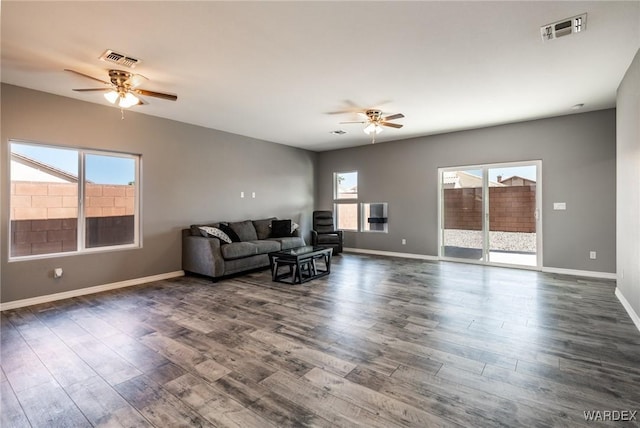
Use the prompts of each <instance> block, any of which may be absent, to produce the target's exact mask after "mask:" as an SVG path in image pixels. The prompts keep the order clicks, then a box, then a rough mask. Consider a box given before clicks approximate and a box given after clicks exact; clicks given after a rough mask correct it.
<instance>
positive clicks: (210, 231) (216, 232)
mask: <svg viewBox="0 0 640 428" xmlns="http://www.w3.org/2000/svg"><path fill="white" fill-rule="evenodd" d="M198 229H200V233H201V234H202V236H204V237H206V238H209V237H211V238H218V239H219V240H221V241H222V242H225V243H227V244H231V238H229V235H227V234H226V233H224V232H223V231H221V230H220V229H218V228H217V227H210V226H200V227H199V228H198Z"/></svg>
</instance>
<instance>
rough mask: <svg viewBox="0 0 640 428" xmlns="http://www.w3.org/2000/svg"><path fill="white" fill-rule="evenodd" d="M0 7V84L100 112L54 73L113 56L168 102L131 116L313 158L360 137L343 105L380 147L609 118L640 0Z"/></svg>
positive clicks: (100, 67) (65, 76)
mask: <svg viewBox="0 0 640 428" xmlns="http://www.w3.org/2000/svg"><path fill="white" fill-rule="evenodd" d="M0 7H1V19H2V28H1V31H2V74H1V77H2V81H3V82H5V83H10V84H13V85H18V86H24V87H27V88H32V89H37V90H40V91H45V92H50V93H53V94H58V95H62V96H65V97H71V98H76V99H79V100H83V101H88V102H94V103H99V104H104V105H109V104H108V103H107V102H106V101H105V100H104V98H103V97H102V95H101V94H100V93H97V92H96V93H77V92H73V91H71V89H72V88H91V87H100V84H99V83H97V82H93V81H91V80H89V79H84V78H82V77H78V76H75V75H73V74H71V73H66V72H64V71H63V69H65V68H71V69H74V70H77V71H80V72H83V73H86V74H89V75H92V76H95V77H98V78H100V79H103V80H108V78H107V72H106V70H108V69H109V68H116V67H113V66H110V64H108V63H104V62H101V61H99V60H98V57H99V56H100V55H101V54H102V52H103V51H104V50H105V49H113V50H116V51H118V52H122V53H125V54H128V55H131V56H134V57H136V58H139V59H141V60H142V62H141V64H140V65H139V66H138V67H136V69H135V70H134V71H135V72H136V73H140V74H142V75H144V76H146V77H147V78H149V81H148V82H147V83H145V84H144V85H142V86H141V87H142V88H144V89H150V90H156V91H162V92H170V93H175V94H178V101H176V102H171V101H165V100H162V99H156V98H147V99H146V100H147V101H148V102H149V104H148V105H145V106H137V107H135V109H136V110H137V111H139V112H143V113H145V114H149V115H153V116H160V117H165V118H170V119H174V120H178V121H182V122H187V123H192V124H196V125H201V126H205V127H208V128H214V129H219V130H223V131H228V132H232V133H236V134H241V135H246V136H250V137H254V138H259V139H263V140H267V141H273V142H277V143H282V144H287V145H290V146H296V147H301V148H305V149H310V150H315V151H323V150H330V149H335V148H340V147H349V146H355V145H363V144H368V143H369V142H370V139H369V137H368V136H367V135H365V134H364V133H363V132H362V126H361V125H358V124H355V125H354V124H342V125H341V124H339V122H341V121H348V120H354V119H356V118H357V116H355V115H354V114H353V113H344V114H335V112H338V111H348V110H352V109H353V106H354V105H357V106H361V107H362V108H380V109H382V110H383V111H384V112H385V113H397V112H402V113H404V114H405V116H406V117H405V118H404V119H401V120H398V121H397V122H398V123H402V124H404V128H402V129H399V130H398V129H385V131H384V132H383V133H382V134H380V135H379V136H378V137H377V141H378V142H384V141H392V140H398V139H405V138H410V137H416V136H421V135H430V134H436V133H443V132H449V131H455V130H462V129H470V128H477V127H483V126H489V125H494V124H501V123H509V122H516V121H522V120H529V119H536V118H543V117H550V116H558V115H564V114H571V113H575V110H571V107H572V106H573V105H575V104H578V103H584V104H585V107H584V109H582V110H580V111H590V110H599V109H603V108H609V107H613V106H614V105H615V93H616V89H617V87H618V85H619V83H620V81H621V80H622V77H623V75H624V72H625V71H626V69H627V68H628V66H629V65H630V63H631V61H632V59H633V56H634V54H635V53H636V51H637V50H638V48H640V2H639V1H623V2H611V1H600V2H582V1H568V2H542V1H532V2H480V1H475V2H420V1H412V2H399V1H389V2H368V1H354V2H345V1H340V2H333V1H332V2H311V1H297V2H272V1H262V2H241V1H235V2H234V1H227V2H212V1H208V2H207V1H199V2H191V1H177V2H166V1H158V2H156V1H143V2H94V1H90V2H55V1H45V2H30V1H6V0H4V1H2V3H1V5H0ZM584 12H586V13H587V14H588V17H587V30H586V31H585V32H583V33H579V34H576V35H573V36H569V37H564V38H560V39H557V40H554V41H551V42H546V43H543V42H542V40H541V38H540V34H539V29H540V26H542V25H544V24H549V23H552V22H555V21H558V20H561V19H563V18H568V17H571V16H574V15H578V14H581V13H584ZM120 68H122V67H120ZM94 83H96V85H94ZM332 113H333V114H332ZM113 114H114V115H119V114H120V113H119V112H118V111H117V109H116V108H114V111H113ZM337 129H343V130H345V131H347V133H346V134H345V135H342V136H337V135H332V134H331V133H330V132H331V131H333V130H337Z"/></svg>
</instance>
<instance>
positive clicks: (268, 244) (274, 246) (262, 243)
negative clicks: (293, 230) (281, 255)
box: [251, 239, 281, 254]
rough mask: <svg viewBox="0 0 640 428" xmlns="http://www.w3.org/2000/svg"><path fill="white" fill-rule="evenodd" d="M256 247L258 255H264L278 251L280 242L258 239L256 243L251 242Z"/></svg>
mask: <svg viewBox="0 0 640 428" xmlns="http://www.w3.org/2000/svg"><path fill="white" fill-rule="evenodd" d="M251 243H252V244H255V246H256V247H258V254H266V253H270V252H272V251H280V247H281V245H280V242H278V241H274V240H271V239H259V240H257V241H251Z"/></svg>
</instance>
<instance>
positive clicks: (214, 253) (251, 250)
mask: <svg viewBox="0 0 640 428" xmlns="http://www.w3.org/2000/svg"><path fill="white" fill-rule="evenodd" d="M273 220H277V219H276V218H275V217H272V218H267V219H262V220H245V221H239V222H228V223H227V222H218V223H211V224H206V225H192V226H191V227H190V228H189V229H183V230H182V269H183V270H184V271H185V272H189V273H196V274H199V275H205V276H208V277H211V278H213V279H217V278H220V277H223V276H228V275H233V274H237V273H240V272H245V271H249V270H252V269H257V268H264V267H266V266H269V256H268V254H269V253H270V252H272V251H279V250H286V249H289V248H296V247H302V246H304V245H305V241H304V238H303V237H301V236H300V231H299V229H296V230H295V231H294V232H293V233H292V234H291V236H282V237H273V233H272V228H271V222H272V221H273ZM221 224H222V225H223V226H222V228H225V230H228V229H226V227H227V226H228V227H229V228H231V230H232V231H233V232H235V234H236V235H237V236H236V238H239V241H240V242H232V243H226V242H224V241H222V240H221V239H219V238H216V237H212V236H210V235H208V234H207V233H206V232H203V230H202V229H200V227H201V226H208V227H215V228H220V227H221ZM204 235H207V236H204Z"/></svg>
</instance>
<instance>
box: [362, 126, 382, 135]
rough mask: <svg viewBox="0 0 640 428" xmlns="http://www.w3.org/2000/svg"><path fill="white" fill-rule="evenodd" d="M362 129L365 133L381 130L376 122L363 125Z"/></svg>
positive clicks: (369, 133)
mask: <svg viewBox="0 0 640 428" xmlns="http://www.w3.org/2000/svg"><path fill="white" fill-rule="evenodd" d="M363 131H364V133H365V134H367V135H371V133H376V134H379V133H381V132H382V126H380V125H378V124H377V123H370V124H368V125H367V126H365V127H364V129H363Z"/></svg>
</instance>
